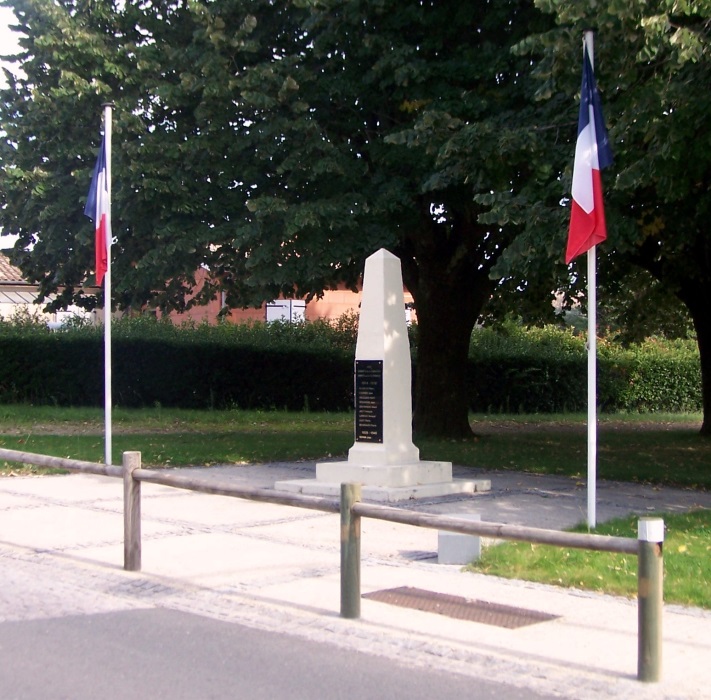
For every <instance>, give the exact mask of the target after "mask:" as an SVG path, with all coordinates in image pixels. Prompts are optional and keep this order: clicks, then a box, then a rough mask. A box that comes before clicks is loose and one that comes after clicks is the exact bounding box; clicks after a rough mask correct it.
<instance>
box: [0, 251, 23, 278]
mask: <svg viewBox="0 0 711 700" xmlns="http://www.w3.org/2000/svg"><path fill="white" fill-rule="evenodd" d="M0 284H26V282H25V280H24V279H23V278H22V272H20V269H19V268H17V267H15V266H14V265H12V264H11V263H10V260H9V258H8V257H7V256H6V255H4V254H3V253H0Z"/></svg>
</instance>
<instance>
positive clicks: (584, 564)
mask: <svg viewBox="0 0 711 700" xmlns="http://www.w3.org/2000/svg"><path fill="white" fill-rule="evenodd" d="M659 517H662V518H664V525H665V529H666V533H665V541H664V600H665V601H666V602H667V603H678V604H681V605H694V606H697V607H703V608H711V586H710V585H709V581H711V511H710V510H703V509H700V510H695V511H692V512H690V513H673V514H671V513H664V514H659ZM577 530H578V531H579V532H587V528H585V527H583V526H581V527H580V528H578V529H577ZM595 532H596V533H597V534H601V535H616V536H619V537H633V538H636V537H637V516H632V517H629V518H620V519H616V520H610V521H608V522H606V523H603V524H600V525H598V527H597V528H596V529H595ZM468 569H469V570H470V571H479V572H482V573H487V574H493V575H496V576H502V577H504V578H514V579H525V580H526V581H538V582H540V583H548V584H555V585H560V586H567V587H572V588H583V589H586V590H593V591H600V592H605V593H610V594H617V595H624V596H630V597H631V596H635V595H636V594H637V557H635V556H630V555H626V554H611V553H607V552H589V551H587V550H583V549H563V548H561V547H551V546H548V545H535V544H530V543H527V542H506V543H504V544H499V545H495V546H490V547H486V548H485V549H484V551H483V553H482V558H481V559H480V560H479V561H478V562H476V563H473V564H470V565H469V566H468Z"/></svg>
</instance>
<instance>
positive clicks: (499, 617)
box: [363, 586, 558, 629]
mask: <svg viewBox="0 0 711 700" xmlns="http://www.w3.org/2000/svg"><path fill="white" fill-rule="evenodd" d="M363 598H369V599H370V600H376V601H378V602H380V603H389V604H390V605H397V606H399V607H401V608H411V609H413V610H422V611H423V612H433V613H437V614H439V615H445V616H446V617H452V618H454V619H456V620H469V621H470V622H481V623H483V624H485V625H495V626H496V627H505V628H506V629H516V628H518V627H525V626H526V625H534V624H536V623H537V622H547V621H548V620H556V619H557V618H558V616H557V615H550V614H548V613H542V612H537V611H535V610H525V609H524V608H514V607H512V606H510V605H499V604H498V603H488V602H486V601H483V600H470V599H468V598H461V597H460V596H456V595H448V594H446V593H434V592H432V591H424V590H422V589H421V588H411V587H410V586H403V587H402V588H389V589H387V590H384V591H374V592H373V593H366V594H364V595H363Z"/></svg>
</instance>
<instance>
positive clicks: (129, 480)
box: [123, 452, 141, 571]
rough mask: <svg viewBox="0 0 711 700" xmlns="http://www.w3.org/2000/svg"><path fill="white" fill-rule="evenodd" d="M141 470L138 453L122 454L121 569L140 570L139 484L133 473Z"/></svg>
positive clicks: (139, 454)
mask: <svg viewBox="0 0 711 700" xmlns="http://www.w3.org/2000/svg"><path fill="white" fill-rule="evenodd" d="M140 468H141V453H140V452H124V453H123V568H124V569H125V570H126V571H140V570H141V482H140V481H138V480H137V479H134V478H133V472H134V471H136V469H140Z"/></svg>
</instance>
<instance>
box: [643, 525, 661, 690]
mask: <svg viewBox="0 0 711 700" xmlns="http://www.w3.org/2000/svg"><path fill="white" fill-rule="evenodd" d="M637 539H638V544H639V553H638V556H637V559H638V562H637V565H638V568H637V613H638V654H637V679H638V680H640V681H645V682H648V683H655V682H657V681H659V680H661V677H662V608H663V603H664V557H663V544H664V520H662V519H661V518H640V520H639V524H638V536H637Z"/></svg>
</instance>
